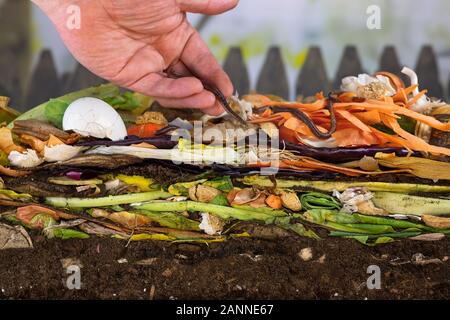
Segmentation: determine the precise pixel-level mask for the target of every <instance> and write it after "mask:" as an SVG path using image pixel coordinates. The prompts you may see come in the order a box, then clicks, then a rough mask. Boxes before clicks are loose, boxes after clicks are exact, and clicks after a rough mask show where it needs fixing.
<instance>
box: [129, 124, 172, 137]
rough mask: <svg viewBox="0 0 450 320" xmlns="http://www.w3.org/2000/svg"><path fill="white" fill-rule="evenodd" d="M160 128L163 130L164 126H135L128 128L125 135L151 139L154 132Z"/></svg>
mask: <svg viewBox="0 0 450 320" xmlns="http://www.w3.org/2000/svg"><path fill="white" fill-rule="evenodd" d="M162 128H164V125H162V124H156V123H146V124H136V125H132V126H130V127H128V129H127V133H128V135H129V136H137V137H139V138H151V137H153V136H154V135H155V133H156V131H158V130H160V129H162Z"/></svg>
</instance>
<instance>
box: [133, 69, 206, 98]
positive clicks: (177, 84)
mask: <svg viewBox="0 0 450 320" xmlns="http://www.w3.org/2000/svg"><path fill="white" fill-rule="evenodd" d="M127 88H129V89H131V90H134V91H138V92H141V93H144V94H146V95H149V96H152V97H160V98H177V99H179V98H185V97H189V96H192V95H194V94H197V93H200V92H202V91H203V85H202V83H201V82H200V81H199V80H198V79H197V78H194V77H184V78H179V79H170V78H167V77H166V76H165V75H161V74H157V73H152V74H149V75H147V76H145V77H144V78H142V79H140V80H138V81H136V82H135V83H134V84H132V85H129V86H127Z"/></svg>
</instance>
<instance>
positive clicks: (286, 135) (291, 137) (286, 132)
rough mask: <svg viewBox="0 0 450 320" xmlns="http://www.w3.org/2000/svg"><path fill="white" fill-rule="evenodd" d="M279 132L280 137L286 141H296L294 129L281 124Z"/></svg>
mask: <svg viewBox="0 0 450 320" xmlns="http://www.w3.org/2000/svg"><path fill="white" fill-rule="evenodd" d="M279 134H280V139H281V140H284V141H287V142H292V143H298V140H297V138H296V137H295V131H294V130H291V129H288V128H286V127H285V126H281V127H280V128H279Z"/></svg>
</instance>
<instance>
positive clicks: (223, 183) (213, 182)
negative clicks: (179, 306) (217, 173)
mask: <svg viewBox="0 0 450 320" xmlns="http://www.w3.org/2000/svg"><path fill="white" fill-rule="evenodd" d="M203 185H204V186H208V187H213V188H216V189H218V190H220V191H223V192H229V191H231V190H233V183H232V182H231V179H230V177H229V176H224V177H218V178H214V179H210V180H208V181H206V182H205V183H203Z"/></svg>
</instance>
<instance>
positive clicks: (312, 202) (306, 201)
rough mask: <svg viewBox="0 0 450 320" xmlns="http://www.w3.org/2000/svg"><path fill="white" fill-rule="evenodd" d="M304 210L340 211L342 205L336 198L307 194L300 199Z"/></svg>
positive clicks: (315, 193)
mask: <svg viewBox="0 0 450 320" xmlns="http://www.w3.org/2000/svg"><path fill="white" fill-rule="evenodd" d="M300 202H301V203H302V208H303V209H306V210H310V209H329V210H333V209H340V208H342V205H341V204H340V202H339V201H338V200H336V199H335V198H334V197H332V196H329V195H327V194H323V193H319V192H309V193H305V194H303V195H302V196H301V197H300Z"/></svg>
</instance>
